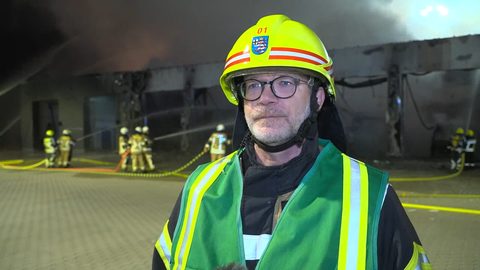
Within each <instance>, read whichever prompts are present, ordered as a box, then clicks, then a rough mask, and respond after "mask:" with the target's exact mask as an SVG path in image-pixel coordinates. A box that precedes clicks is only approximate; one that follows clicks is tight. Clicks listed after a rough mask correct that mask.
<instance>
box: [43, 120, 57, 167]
mask: <svg viewBox="0 0 480 270" xmlns="http://www.w3.org/2000/svg"><path fill="white" fill-rule="evenodd" d="M46 135H47V136H46V137H45V138H43V146H44V147H45V155H46V162H45V167H47V168H54V167H55V154H56V152H57V143H56V142H55V138H53V135H55V133H54V132H53V130H51V129H49V130H47V132H46Z"/></svg>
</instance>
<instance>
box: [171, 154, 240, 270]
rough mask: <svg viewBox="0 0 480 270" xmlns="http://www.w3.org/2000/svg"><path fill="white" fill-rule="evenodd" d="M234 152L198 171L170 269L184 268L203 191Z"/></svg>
mask: <svg viewBox="0 0 480 270" xmlns="http://www.w3.org/2000/svg"><path fill="white" fill-rule="evenodd" d="M234 154H235V152H233V153H232V154H230V155H229V156H227V157H225V158H222V159H219V160H218V161H215V162H212V163H211V164H210V165H208V166H207V168H205V169H204V170H203V171H202V172H201V173H200V175H199V176H198V178H197V180H196V181H195V183H194V184H193V185H192V187H191V188H190V192H189V194H188V200H187V204H186V208H185V221H184V223H183V226H182V229H181V230H180V235H179V238H178V244H177V247H176V249H175V254H174V258H175V264H174V266H173V267H172V269H185V267H186V263H184V260H186V259H187V258H188V254H189V252H190V246H191V244H192V239H193V232H194V231H195V224H196V222H197V215H198V210H199V208H200V204H201V202H202V197H203V194H205V191H207V189H208V188H209V187H210V186H211V185H212V184H213V182H214V181H215V179H216V178H217V176H218V175H219V174H220V173H221V172H222V170H223V168H224V167H225V165H227V163H228V162H229V161H230V157H232V156H233V155H234Z"/></svg>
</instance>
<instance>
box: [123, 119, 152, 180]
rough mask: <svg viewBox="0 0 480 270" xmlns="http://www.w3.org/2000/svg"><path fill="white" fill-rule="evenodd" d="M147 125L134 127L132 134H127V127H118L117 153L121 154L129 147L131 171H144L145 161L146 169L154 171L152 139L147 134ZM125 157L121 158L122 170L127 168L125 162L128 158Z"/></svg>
mask: <svg viewBox="0 0 480 270" xmlns="http://www.w3.org/2000/svg"><path fill="white" fill-rule="evenodd" d="M148 134H149V128H148V126H144V127H140V126H137V127H135V131H134V133H133V134H132V136H130V137H129V136H128V128H126V127H123V128H121V129H120V137H119V140H118V147H119V149H118V154H119V155H120V156H122V157H123V155H124V154H125V153H126V152H127V151H128V150H129V149H130V154H129V155H128V156H130V159H131V161H132V172H134V173H136V172H145V163H146V165H147V166H148V171H154V170H155V165H154V164H153V159H152V144H153V141H152V139H150V137H149V136H148ZM128 156H127V157H125V158H124V159H123V160H122V165H121V168H122V171H123V172H125V171H126V170H127V162H128V160H129V158H128Z"/></svg>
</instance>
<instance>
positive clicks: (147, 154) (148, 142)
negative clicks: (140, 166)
mask: <svg viewBox="0 0 480 270" xmlns="http://www.w3.org/2000/svg"><path fill="white" fill-rule="evenodd" d="M142 132H143V141H144V144H143V145H144V147H143V157H144V158H145V161H146V162H147V165H148V169H149V170H150V171H154V170H155V165H154V164H153V158H152V157H153V156H152V144H153V141H152V139H150V137H149V136H148V134H149V132H150V129H149V128H148V126H144V127H143V128H142Z"/></svg>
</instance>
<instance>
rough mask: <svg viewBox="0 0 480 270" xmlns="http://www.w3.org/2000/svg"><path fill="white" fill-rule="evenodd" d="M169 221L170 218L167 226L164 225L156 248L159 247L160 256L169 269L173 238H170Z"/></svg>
mask: <svg viewBox="0 0 480 270" xmlns="http://www.w3.org/2000/svg"><path fill="white" fill-rule="evenodd" d="M168 222H169V220H167V223H166V224H165V227H163V232H162V234H161V235H160V238H158V240H157V243H156V244H155V248H156V249H157V252H158V254H159V255H160V258H162V260H163V264H165V268H166V269H167V270H169V269H170V257H171V255H170V251H171V250H172V240H171V239H170V234H169V233H168Z"/></svg>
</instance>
